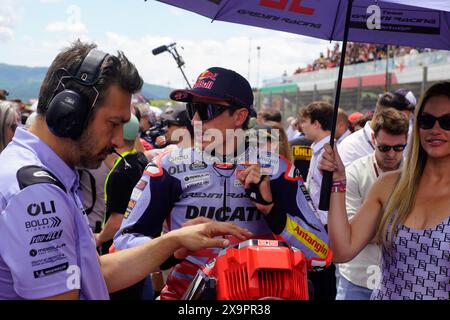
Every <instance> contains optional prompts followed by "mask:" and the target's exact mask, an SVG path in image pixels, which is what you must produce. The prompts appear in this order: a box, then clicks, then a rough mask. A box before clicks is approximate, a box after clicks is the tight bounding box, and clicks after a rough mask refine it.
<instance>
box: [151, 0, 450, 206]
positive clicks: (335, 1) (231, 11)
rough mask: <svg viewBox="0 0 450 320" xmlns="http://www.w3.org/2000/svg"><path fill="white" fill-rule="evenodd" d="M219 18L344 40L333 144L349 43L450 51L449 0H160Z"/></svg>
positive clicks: (324, 200) (327, 180) (324, 198)
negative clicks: (394, 45) (395, 45)
mask: <svg viewBox="0 0 450 320" xmlns="http://www.w3.org/2000/svg"><path fill="white" fill-rule="evenodd" d="M157 1H160V2H164V3H167V4H170V5H173V6H176V7H179V8H182V9H186V10H189V11H193V12H196V13H198V14H200V15H203V16H206V17H209V18H211V19H212V20H213V21H214V20H221V21H228V22H234V23H239V24H246V25H251V26H256V27H261V28H265V29H272V30H280V31H286V32H290V33H296V34H301V35H305V36H310V37H314V38H319V39H326V40H338V41H342V50H341V52H342V54H341V61H340V68H339V73H338V79H337V87H336V95H335V99H334V111H333V118H332V125H331V135H330V144H331V146H333V145H334V136H335V130H336V119H337V112H338V106H339V98H340V92H341V84H342V75H343V69H344V64H345V52H346V47H347V41H348V40H350V41H354V42H369V43H380V44H397V45H403V46H414V47H422V48H434V49H446V50H450V1H449V0H426V1H424V0H340V1H339V0H245V1H242V0H157ZM331 183H332V172H324V175H323V180H322V186H321V193H320V203H319V209H321V210H328V208H329V199H330V193H331Z"/></svg>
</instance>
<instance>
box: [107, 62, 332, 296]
mask: <svg viewBox="0 0 450 320" xmlns="http://www.w3.org/2000/svg"><path fill="white" fill-rule="evenodd" d="M171 98H172V99H174V100H177V101H183V102H187V109H188V112H189V114H190V117H191V118H192V120H193V122H194V128H195V131H197V129H198V128H196V126H197V125H198V124H201V126H202V128H201V131H200V132H201V133H202V135H203V136H202V139H201V140H200V141H196V143H199V144H200V145H201V148H195V147H194V148H191V149H182V150H181V151H180V150H177V151H174V152H171V153H167V154H164V155H162V156H161V157H160V158H157V159H156V160H155V161H154V162H153V163H150V164H149V165H148V166H147V168H146V170H145V172H144V175H143V176H142V178H141V181H140V182H139V184H138V185H137V186H136V188H137V189H138V190H139V192H137V193H136V194H138V196H137V197H135V198H132V199H131V200H132V201H133V202H132V203H133V206H131V207H129V210H128V211H127V214H126V219H124V221H123V223H122V226H121V230H120V231H119V232H118V234H117V235H116V236H115V238H114V243H115V246H116V248H121V249H125V248H129V247H134V246H136V245H139V244H142V243H146V242H149V241H150V243H151V242H152V241H154V240H156V239H157V237H158V236H159V235H160V234H161V231H162V229H163V225H164V224H165V225H166V226H167V228H168V229H169V230H176V229H178V228H180V227H181V226H182V225H183V224H185V223H189V222H190V221H192V220H193V219H195V218H199V217H201V218H203V219H206V218H209V219H213V220H218V221H230V222H234V223H236V224H239V225H240V226H241V227H244V228H246V229H249V230H250V231H251V232H252V233H253V234H255V235H256V236H257V237H258V238H264V237H273V236H275V237H277V238H280V239H284V240H285V241H286V242H288V243H289V244H291V245H293V246H295V247H297V248H299V249H301V250H302V251H303V252H304V253H305V255H306V257H307V258H308V261H309V267H310V268H311V269H313V268H318V269H321V268H324V267H325V266H327V265H328V264H329V262H330V259H331V255H332V254H331V251H330V250H329V248H328V237H327V234H326V232H325V230H324V228H323V225H322V224H321V223H320V221H319V220H318V218H317V217H316V215H315V213H314V208H313V205H312V203H311V199H310V197H309V195H308V193H307V191H306V188H305V186H304V184H303V181H302V179H301V176H300V174H299V172H298V170H295V168H294V167H293V166H292V164H291V163H290V162H288V161H286V160H284V159H283V158H281V157H279V156H278V155H276V154H272V153H270V152H267V151H265V152H263V153H258V151H257V150H255V149H254V148H252V147H251V146H248V145H247V143H246V141H245V139H244V138H242V139H241V138H240V137H242V136H240V135H239V134H236V135H232V134H231V135H230V133H237V132H240V131H242V128H244V129H246V128H247V127H248V125H249V123H250V125H251V123H252V122H253V120H254V119H251V115H252V114H253V113H254V111H253V106H252V105H253V92H252V89H251V87H250V85H249V83H248V82H247V80H246V79H244V78H243V77H242V76H241V75H239V74H238V73H236V72H234V71H231V70H227V69H223V68H219V67H213V68H209V69H208V70H206V71H205V72H203V73H202V74H200V76H199V77H198V79H197V82H196V83H195V85H194V88H193V89H192V90H175V91H174V92H172V93H171ZM227 130H231V132H228V134H226V131H227ZM242 132H243V131H242ZM196 133H197V132H196ZM213 136H214V138H213ZM243 136H245V134H244V135H243ZM224 137H225V138H224ZM212 138H213V139H212ZM211 141H212V142H211ZM233 143H234V144H233ZM223 150H226V151H228V152H224V151H223ZM246 189H247V190H250V192H249V191H246ZM249 196H250V197H252V198H251V199H253V200H251V199H250V198H249ZM128 213H129V215H128ZM152 239H153V240H152ZM217 253H218V251H217V250H203V251H201V252H193V253H191V254H190V255H189V256H187V257H186V259H184V260H181V259H179V258H184V257H183V256H180V255H176V256H173V257H172V259H170V260H168V261H166V263H165V264H164V265H163V266H162V268H165V267H170V266H173V265H174V264H175V267H174V268H173V270H172V272H171V274H170V275H169V277H168V280H167V285H166V287H165V288H164V290H163V292H162V294H161V298H162V299H180V298H181V297H182V295H183V293H184V292H185V290H186V288H187V287H188V285H189V283H190V281H191V280H192V279H193V277H194V275H195V273H196V271H197V269H198V268H199V267H201V266H202V265H204V264H205V263H207V262H208V261H210V260H211V259H212V258H214V257H215V256H216V255H217Z"/></svg>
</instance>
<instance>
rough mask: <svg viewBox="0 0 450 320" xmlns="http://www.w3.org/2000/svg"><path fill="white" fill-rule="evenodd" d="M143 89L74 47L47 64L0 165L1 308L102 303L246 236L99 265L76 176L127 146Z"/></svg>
mask: <svg viewBox="0 0 450 320" xmlns="http://www.w3.org/2000/svg"><path fill="white" fill-rule="evenodd" d="M142 83H143V81H142V79H141V77H140V76H139V74H138V72H137V70H136V68H135V67H134V65H133V64H131V63H130V62H129V61H128V59H127V58H126V57H125V56H124V55H123V53H121V52H119V54H118V55H117V56H112V55H107V54H105V53H103V52H101V51H98V50H95V45H93V44H85V43H81V42H80V41H77V42H75V43H74V44H73V45H72V46H71V47H69V48H67V49H65V50H64V51H62V52H61V53H60V54H59V55H58V56H57V57H56V58H55V60H54V61H53V63H52V65H51V66H50V68H49V70H48V72H47V75H46V77H45V79H44V81H43V84H42V87H41V90H40V94H39V104H38V116H37V118H36V121H35V122H34V124H33V125H32V126H31V127H30V129H29V131H25V130H22V129H20V128H18V130H17V131H16V134H15V137H14V138H13V141H12V143H11V144H9V145H8V147H7V148H5V150H4V151H3V152H2V154H1V155H0V163H1V164H2V166H1V167H0V181H1V182H2V183H1V185H0V299H41V298H52V299H108V292H114V291H117V290H120V289H123V288H125V287H128V286H130V285H132V284H134V283H136V282H138V281H139V280H141V279H143V278H144V277H145V276H147V275H148V274H149V273H151V272H152V271H153V270H155V269H156V268H157V267H158V266H159V265H160V264H161V263H162V262H163V261H165V260H166V259H167V258H168V257H170V256H171V255H172V254H173V253H174V251H176V250H178V249H182V248H187V249H188V250H198V249H202V248H206V247H210V246H225V245H227V240H224V239H210V238H211V237H213V236H216V235H224V234H234V235H237V236H239V237H241V238H242V239H245V238H246V237H248V236H250V233H248V232H247V231H246V230H243V229H242V228H239V227H237V226H234V225H231V224H226V223H209V224H198V225H194V226H190V227H187V228H182V229H180V230H179V231H178V230H177V231H174V232H170V233H168V234H167V235H164V236H161V237H160V238H159V239H155V241H153V242H152V243H148V244H145V245H142V246H138V247H136V248H132V249H130V250H122V251H121V252H117V253H113V254H108V255H104V256H102V257H98V255H97V252H96V249H95V241H94V237H93V234H92V232H91V230H90V228H89V226H88V220H87V217H86V215H85V213H84V211H83V206H82V202H81V201H80V198H79V196H78V192H79V176H78V174H77V171H76V169H75V168H77V167H78V168H89V169H93V168H97V167H99V166H100V163H101V162H102V161H103V160H104V159H105V158H106V156H107V155H108V154H110V153H111V152H113V151H114V149H115V148H118V147H121V146H122V145H123V132H122V131H123V129H122V127H123V123H126V122H127V121H129V119H130V103H131V94H132V93H135V92H137V91H139V90H140V88H141V87H142ZM184 250H185V249H184ZM124 266H126V268H124ZM130 270H132V272H130Z"/></svg>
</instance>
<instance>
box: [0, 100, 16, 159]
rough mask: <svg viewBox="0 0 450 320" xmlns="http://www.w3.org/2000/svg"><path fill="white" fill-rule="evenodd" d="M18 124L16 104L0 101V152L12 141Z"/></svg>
mask: <svg viewBox="0 0 450 320" xmlns="http://www.w3.org/2000/svg"><path fill="white" fill-rule="evenodd" d="M19 122H20V116H19V113H18V112H17V104H16V103H15V102H12V101H0V152H2V151H3V149H5V148H6V146H7V145H8V143H9V142H10V141H11V140H12V138H13V136H14V132H15V131H16V128H17V126H18V124H19Z"/></svg>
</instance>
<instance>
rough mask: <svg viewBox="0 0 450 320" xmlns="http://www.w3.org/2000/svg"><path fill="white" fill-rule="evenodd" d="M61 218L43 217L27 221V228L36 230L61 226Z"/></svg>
mask: <svg viewBox="0 0 450 320" xmlns="http://www.w3.org/2000/svg"><path fill="white" fill-rule="evenodd" d="M61 222H62V221H61V219H60V218H58V217H50V218H43V219H37V220H30V221H25V229H26V230H27V231H30V230H32V231H36V230H41V229H52V228H56V227H59V225H60V224H61Z"/></svg>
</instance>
